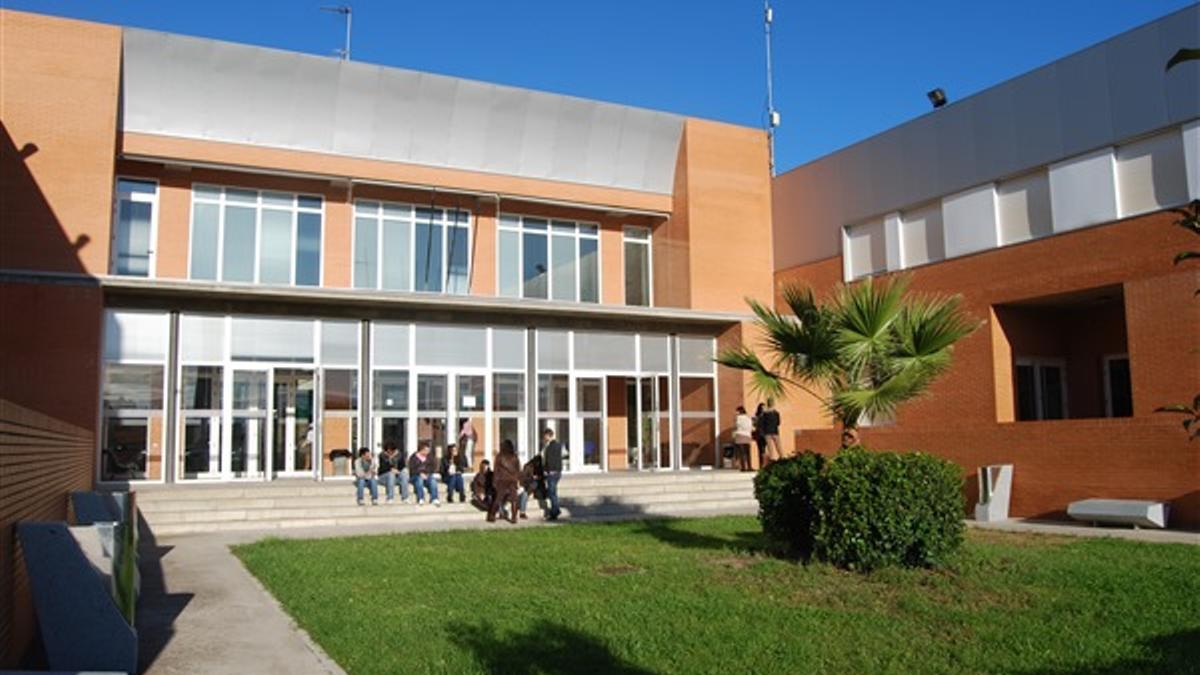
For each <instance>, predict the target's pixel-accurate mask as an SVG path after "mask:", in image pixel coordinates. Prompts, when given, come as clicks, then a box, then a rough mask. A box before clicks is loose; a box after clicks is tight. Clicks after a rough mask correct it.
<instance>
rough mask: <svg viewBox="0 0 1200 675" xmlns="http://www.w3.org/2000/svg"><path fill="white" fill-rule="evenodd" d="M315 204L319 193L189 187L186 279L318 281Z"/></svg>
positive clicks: (364, 270)
mask: <svg viewBox="0 0 1200 675" xmlns="http://www.w3.org/2000/svg"><path fill="white" fill-rule="evenodd" d="M321 209H322V200H321V198H320V197H308V196H303V195H300V196H297V195H293V194H290V193H285V192H262V193H259V192H258V191H256V190H241V189H236V188H219V187H206V186H201V185H197V186H194V187H193V188H192V234H191V236H192V241H191V264H190V270H189V273H190V275H191V278H193V279H217V278H218V277H219V278H220V279H221V280H222V281H239V282H261V283H267V284H297V285H301V286H317V285H319V284H320V275H321V220H322V210H321ZM218 271H219V274H218ZM368 272H369V270H368V269H367V267H366V266H363V267H360V268H356V269H355V278H356V280H357V279H358V278H359V277H364V276H366V275H367V274H368Z"/></svg>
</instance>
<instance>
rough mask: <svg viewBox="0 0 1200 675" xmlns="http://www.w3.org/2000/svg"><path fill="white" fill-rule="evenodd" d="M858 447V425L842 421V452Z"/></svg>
mask: <svg viewBox="0 0 1200 675" xmlns="http://www.w3.org/2000/svg"><path fill="white" fill-rule="evenodd" d="M856 445H858V424H856V423H854V422H847V421H846V420H842V450H845V449H846V448H853V447H854V446H856Z"/></svg>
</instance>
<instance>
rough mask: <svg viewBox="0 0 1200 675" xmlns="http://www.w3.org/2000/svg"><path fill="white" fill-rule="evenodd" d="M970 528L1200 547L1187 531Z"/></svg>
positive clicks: (1015, 524)
mask: <svg viewBox="0 0 1200 675" xmlns="http://www.w3.org/2000/svg"><path fill="white" fill-rule="evenodd" d="M967 526H968V527H974V528H977V529H980V530H997V531H1000V532H1022V533H1025V534H1055V535H1061V536H1068V537H1107V538H1110V539H1128V540H1130V541H1146V542H1152V543H1160V544H1196V545H1200V532H1188V531H1185V530H1148V529H1140V530H1135V529H1133V528H1128V527H1103V526H1097V527H1092V526H1090V525H1074V524H1071V523H1060V522H1050V521H1044V520H1006V521H1003V522H998V523H980V522H976V521H974V520H968V521H967Z"/></svg>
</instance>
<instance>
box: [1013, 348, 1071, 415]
mask: <svg viewBox="0 0 1200 675" xmlns="http://www.w3.org/2000/svg"><path fill="white" fill-rule="evenodd" d="M1018 366H1028V367H1031V368H1033V396H1034V411H1035V412H1036V413H1037V418H1036V419H1031V420H1022V419H1019V418H1017V415H1016V414H1017V413H1018V411H1020V409H1021V402H1020V401H1019V400H1018V398H1017V397H1018V396H1020V391H1019V389H1018V387H1017V386H1016V384H1017V367H1018ZM1045 368H1057V369H1058V371H1059V375H1060V376H1059V382H1060V383H1061V386H1062V417H1061V418H1047V417H1046V409H1045V400H1046V399H1045V395H1044V393H1043V391H1042V370H1043V369H1045ZM1012 373H1013V375H1012V377H1013V412H1014V415H1013V417H1014V419H1015V421H1017V422H1048V421H1061V420H1068V419H1071V413H1070V408H1069V407H1068V403H1067V389H1068V386H1067V360H1066V359H1064V358H1059V357H1046V356H1020V357H1017V358H1014V359H1013V371H1012Z"/></svg>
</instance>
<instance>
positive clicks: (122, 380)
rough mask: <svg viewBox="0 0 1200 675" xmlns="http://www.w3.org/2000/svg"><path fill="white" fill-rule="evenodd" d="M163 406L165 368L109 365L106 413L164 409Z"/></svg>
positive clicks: (105, 383) (106, 369)
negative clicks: (107, 411)
mask: <svg viewBox="0 0 1200 675" xmlns="http://www.w3.org/2000/svg"><path fill="white" fill-rule="evenodd" d="M162 405H163V367H162V366H159V365H152V366H142V365H132V364H126V363H110V364H108V365H106V366H105V368H104V408H105V410H110V411H111V410H160V409H161V408H162Z"/></svg>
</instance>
